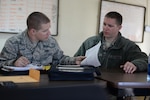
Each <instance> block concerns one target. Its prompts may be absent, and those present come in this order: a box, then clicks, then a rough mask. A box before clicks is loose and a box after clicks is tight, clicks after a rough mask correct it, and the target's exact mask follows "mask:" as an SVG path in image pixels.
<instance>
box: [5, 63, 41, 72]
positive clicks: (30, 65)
mask: <svg viewBox="0 0 150 100" xmlns="http://www.w3.org/2000/svg"><path fill="white" fill-rule="evenodd" d="M30 69H37V70H43V66H41V65H40V66H39V65H33V64H28V65H27V66H25V67H16V66H3V68H2V70H4V71H27V70H30Z"/></svg>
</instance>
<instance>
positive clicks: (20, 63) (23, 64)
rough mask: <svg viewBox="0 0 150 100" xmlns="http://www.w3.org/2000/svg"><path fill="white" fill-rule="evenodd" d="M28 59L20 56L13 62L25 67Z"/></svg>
mask: <svg viewBox="0 0 150 100" xmlns="http://www.w3.org/2000/svg"><path fill="white" fill-rule="evenodd" d="M29 63H30V62H29V60H28V59H27V58H26V57H23V56H21V57H20V58H19V59H17V60H16V62H15V63H14V65H15V66H17V67H25V66H27V65H28V64H29Z"/></svg>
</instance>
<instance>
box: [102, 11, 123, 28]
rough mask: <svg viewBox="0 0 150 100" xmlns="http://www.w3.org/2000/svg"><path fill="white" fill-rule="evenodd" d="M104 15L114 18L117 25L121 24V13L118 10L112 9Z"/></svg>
mask: <svg viewBox="0 0 150 100" xmlns="http://www.w3.org/2000/svg"><path fill="white" fill-rule="evenodd" d="M105 17H107V18H113V19H116V22H117V24H118V25H121V24H122V15H121V14H120V13H118V12H115V11H112V12H108V13H107V14H106V15H105Z"/></svg>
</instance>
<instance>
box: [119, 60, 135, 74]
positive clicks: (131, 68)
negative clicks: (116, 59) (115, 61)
mask: <svg viewBox="0 0 150 100" xmlns="http://www.w3.org/2000/svg"><path fill="white" fill-rule="evenodd" d="M120 68H123V70H124V71H125V72H126V73H129V74H132V73H133V72H134V71H136V69H137V67H136V66H135V65H134V64H133V63H131V62H126V63H125V64H124V65H121V66H120Z"/></svg>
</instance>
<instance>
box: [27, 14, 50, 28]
mask: <svg viewBox="0 0 150 100" xmlns="http://www.w3.org/2000/svg"><path fill="white" fill-rule="evenodd" d="M49 22H50V19H49V18H48V17H47V16H46V15H45V14H43V13H41V12H33V13H31V14H30V15H29V16H28V18H27V28H28V29H29V30H30V29H32V28H33V29H36V30H39V29H41V24H47V23H49Z"/></svg>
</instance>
